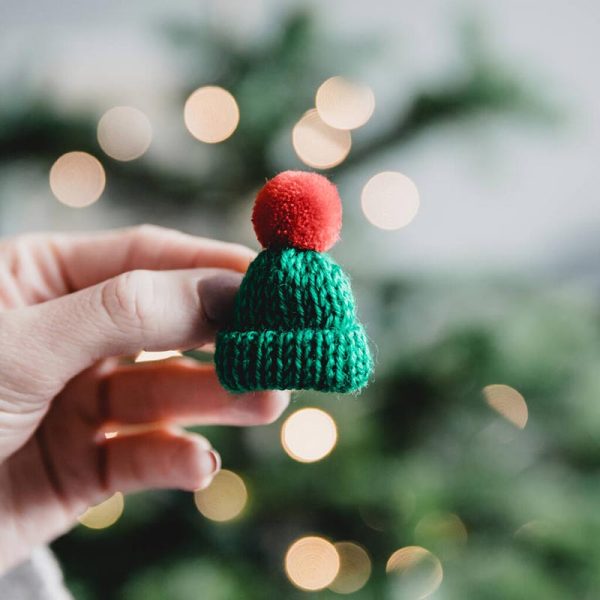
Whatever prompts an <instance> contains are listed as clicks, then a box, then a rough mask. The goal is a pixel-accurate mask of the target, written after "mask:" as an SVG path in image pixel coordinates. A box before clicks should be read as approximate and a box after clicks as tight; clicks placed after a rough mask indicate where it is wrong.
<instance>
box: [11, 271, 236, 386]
mask: <svg viewBox="0 0 600 600" xmlns="http://www.w3.org/2000/svg"><path fill="white" fill-rule="evenodd" d="M241 279H242V275H240V274H239V273H234V272H233V271H226V270H221V269H189V270H181V271H145V270H138V271H130V272H128V273H124V274H122V275H118V276H117V277H114V278H112V279H109V280H107V281H105V282H103V283H100V284H98V285H95V286H93V287H90V288H86V289H84V290H81V291H78V292H75V293H73V294H69V295H67V296H63V297H61V298H57V299H54V300H50V301H48V302H44V303H42V304H38V305H35V306H32V307H28V308H25V309H19V310H18V311H13V312H12V313H5V315H4V316H5V317H9V316H10V315H11V314H12V317H13V318H12V326H13V327H16V329H17V331H18V332H19V338H20V339H26V340H27V343H28V344H30V346H29V349H28V350H27V359H28V360H29V362H30V364H32V363H33V364H38V361H42V362H40V363H39V364H42V365H44V370H45V372H46V373H52V375H53V376H56V375H57V376H58V377H59V379H60V381H61V383H63V384H64V383H66V381H68V380H69V379H71V378H72V377H73V376H74V375H76V374H77V373H79V372H80V371H82V370H83V369H85V368H87V367H89V366H90V365H91V364H93V363H94V362H95V361H97V360H98V359H100V358H104V357H109V356H118V355H123V354H134V353H136V352H138V351H139V350H142V349H145V350H169V349H173V348H193V347H197V346H201V345H203V344H205V343H206V342H208V341H210V340H211V339H212V338H213V337H214V335H215V333H216V330H217V328H218V326H219V325H221V324H223V322H224V321H225V320H226V319H227V317H228V316H229V313H230V312H231V309H232V306H233V301H234V297H235V294H236V292H237V289H238V287H239V284H240V282H241ZM7 321H8V325H11V322H10V321H11V320H10V319H8V320H7ZM4 334H6V330H5V331H4ZM53 379H54V377H53Z"/></svg>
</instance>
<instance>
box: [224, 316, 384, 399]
mask: <svg viewBox="0 0 600 600" xmlns="http://www.w3.org/2000/svg"><path fill="white" fill-rule="evenodd" d="M215 362H216V366H217V374H218V376H219V379H220V381H221V383H222V385H223V386H224V387H225V388H226V389H228V390H229V391H232V392H249V391H255V390H317V391H327V392H338V393H347V392H354V391H357V390H359V389H360V388H362V387H364V386H365V385H366V384H367V382H368V379H369V376H370V374H371V370H372V367H373V364H372V358H371V354H370V352H369V347H368V343H367V338H366V335H365V331H364V329H363V327H362V326H361V325H360V324H357V325H355V326H354V327H352V328H347V329H340V330H337V329H336V330H332V329H325V330H323V329H303V330H298V331H272V330H263V331H221V332H220V333H219V334H218V337H217V344H216V355H215Z"/></svg>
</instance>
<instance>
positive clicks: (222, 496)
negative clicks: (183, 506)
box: [194, 469, 248, 521]
mask: <svg viewBox="0 0 600 600" xmlns="http://www.w3.org/2000/svg"><path fill="white" fill-rule="evenodd" d="M194 501H195V503H196V507H197V508H198V510H199V511H200V512H201V513H202V514H203V515H204V516H205V517H206V518H207V519H211V520H212V521H231V519H235V518H236V517H237V516H239V515H240V513H241V512H242V511H243V510H244V507H245V506H246V502H247V501H248V490H247V489H246V484H245V483H244V480H243V479H242V478H241V477H240V476H239V475H237V474H236V473H234V472H233V471H228V470H227V469H222V470H221V471H219V472H218V473H217V474H216V475H215V477H214V479H213V480H212V482H211V484H210V485H209V486H208V487H207V488H206V489H204V490H198V491H196V492H194Z"/></svg>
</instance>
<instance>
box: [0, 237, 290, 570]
mask: <svg viewBox="0 0 600 600" xmlns="http://www.w3.org/2000/svg"><path fill="white" fill-rule="evenodd" d="M253 257H254V253H253V252H252V251H251V250H249V249H248V248H245V247H243V246H239V245H236V244H227V243H224V242H217V241H214V240H208V239H202V238H197V237H193V236H188V235H185V234H182V233H179V232H177V231H173V230H167V229H162V228H158V227H152V226H142V227H137V228H132V229H124V230H116V231H109V232H100V233H92V234H31V235H26V236H21V237H16V238H12V239H8V240H5V241H2V242H0V574H1V573H3V572H5V571H6V570H8V569H10V568H11V567H13V566H15V565H16V564H18V563H19V562H21V561H23V560H25V559H26V558H27V557H28V556H29V554H30V553H31V551H32V550H33V549H34V548H35V547H36V546H38V545H40V544H44V543H47V542H50V541H51V540H53V539H55V538H56V537H57V536H59V535H61V534H63V533H65V532H66V531H68V530H69V529H70V528H71V527H72V526H73V525H74V524H75V523H76V520H77V517H78V516H79V515H81V513H83V512H84V511H85V510H86V508H88V507H89V506H90V505H93V504H96V503H98V502H100V501H102V500H103V499H105V498H107V497H109V496H110V495H112V494H113V493H114V492H116V491H121V492H123V493H127V492H133V491H138V490H143V489H148V488H178V489H182V490H189V491H192V490H195V489H199V488H202V487H205V486H207V485H208V484H209V483H210V481H211V480H212V478H213V476H214V475H215V473H216V472H217V471H218V470H219V468H220V465H221V460H220V457H219V455H218V454H217V452H216V451H215V450H213V449H212V447H211V445H210V443H209V442H208V440H206V439H205V438H204V437H201V436H199V435H195V434H192V433H188V432H186V431H185V430H183V429H182V426H185V425H192V424H210V425H218V424H222V425H239V426H247V425H260V424H267V423H271V422H273V421H274V420H276V419H277V418H278V417H279V415H280V414H281V413H282V412H283V410H284V409H285V407H286V406H287V403H288V400H289V397H288V394H287V393H285V392H257V393H252V394H242V395H235V396H234V395H231V394H229V393H227V392H225V390H223V388H222V387H221V386H220V385H219V382H218V380H217V377H216V375H215V371H214V368H213V367H212V366H209V365H202V364H199V363H197V362H195V361H192V360H191V359H187V358H175V359H169V360H168V361H162V362H153V363H143V364H126V363H125V362H124V361H123V360H120V359H119V358H117V357H123V356H131V355H135V354H136V353H137V352H139V351H140V350H141V349H145V350H148V351H159V350H171V349H188V348H197V347H200V346H202V345H204V344H207V343H210V342H211V341H212V340H213V339H214V335H215V332H216V330H217V328H218V326H219V325H220V324H221V321H222V320H223V319H225V318H226V316H227V313H228V311H229V309H230V307H231V304H232V301H233V297H234V295H235V292H236V289H237V287H238V286H239V282H240V280H241V277H242V275H241V274H242V273H243V272H244V271H245V270H246V268H247V266H248V264H249V263H250V261H251V260H252V259H253ZM106 430H116V431H120V433H119V434H118V435H117V436H116V437H110V438H108V439H107V438H106V436H105V435H104V433H103V432H104V431H106Z"/></svg>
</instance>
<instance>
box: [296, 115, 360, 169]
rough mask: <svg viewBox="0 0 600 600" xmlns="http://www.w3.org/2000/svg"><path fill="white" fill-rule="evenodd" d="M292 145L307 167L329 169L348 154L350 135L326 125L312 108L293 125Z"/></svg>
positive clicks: (350, 145) (350, 143)
mask: <svg viewBox="0 0 600 600" xmlns="http://www.w3.org/2000/svg"><path fill="white" fill-rule="evenodd" d="M292 145H293V146H294V150H295V151H296V154H297V155H298V157H299V158H300V160H301V161H302V162H303V163H305V164H306V165H308V166H309V167H314V168H315V169H330V168H332V167H335V166H336V165H339V164H340V163H341V162H342V161H343V160H344V159H345V158H346V157H347V156H348V153H349V152H350V148H351V147H352V137H351V135H350V132H349V131H344V130H342V129H335V128H334V127H331V126H330V125H327V123H325V122H324V121H323V120H322V119H321V117H320V116H319V113H318V112H317V109H315V108H313V109H311V110H309V111H308V112H306V113H304V115H303V116H302V117H301V119H300V120H299V121H298V122H297V123H296V125H295V126H294V129H293V131H292Z"/></svg>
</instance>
